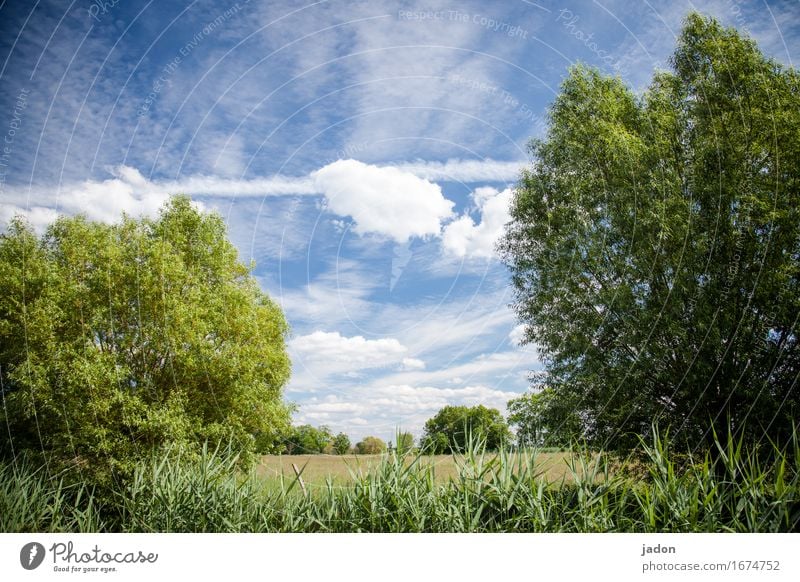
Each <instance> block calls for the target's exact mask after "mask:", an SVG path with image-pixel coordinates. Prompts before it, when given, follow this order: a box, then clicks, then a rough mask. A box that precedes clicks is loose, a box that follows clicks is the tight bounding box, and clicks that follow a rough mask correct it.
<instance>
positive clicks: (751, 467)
mask: <svg viewBox="0 0 800 582" xmlns="http://www.w3.org/2000/svg"><path fill="white" fill-rule="evenodd" d="M717 447H718V450H717V451H716V454H714V455H709V454H705V455H702V456H701V457H697V456H695V457H691V456H688V455H684V454H675V453H674V452H672V451H671V449H670V445H669V443H668V442H667V441H666V439H663V438H659V437H656V438H655V440H654V442H653V443H652V444H650V445H649V446H643V447H642V450H641V456H640V457H638V458H636V459H635V460H633V461H626V460H624V459H619V458H617V457H615V456H614V455H611V454H602V453H597V452H592V451H588V450H580V449H578V450H576V451H574V452H572V453H568V454H553V453H541V452H539V451H536V450H526V451H521V452H516V453H511V452H508V451H500V452H498V453H496V454H495V453H488V452H486V451H484V450H483V448H482V447H481V445H480V443H471V445H470V447H469V448H468V450H467V451H466V452H465V453H464V454H463V455H453V456H452V457H451V458H449V459H445V458H444V457H442V458H439V457H434V458H430V457H427V458H426V457H425V456H421V455H417V456H415V455H410V456H409V455H406V456H402V455H397V454H390V455H385V456H381V457H373V458H358V459H353V458H342V459H333V458H326V457H320V458H319V459H307V458H296V457H295V458H292V457H284V458H282V459H276V458H272V457H268V458H266V459H264V460H263V461H262V463H261V464H259V465H258V466H255V467H253V468H252V469H250V470H249V471H246V472H244V471H242V470H240V469H239V468H238V465H237V458H236V456H235V455H231V454H229V453H227V452H223V451H212V450H209V449H204V450H203V452H202V453H201V454H199V455H191V456H185V455H181V454H166V455H163V456H161V457H155V458H153V459H152V460H151V461H150V462H145V463H140V464H139V465H138V466H137V467H136V470H135V471H134V474H133V475H132V476H131V477H130V478H128V479H127V480H125V481H124V482H119V483H115V484H113V485H111V486H108V487H104V488H93V487H91V486H89V485H88V484H86V483H82V482H80V481H76V480H74V479H73V480H70V478H69V477H70V476H69V475H61V476H55V477H54V476H49V475H48V474H47V472H46V471H45V470H44V469H43V468H39V469H36V468H34V467H32V466H30V465H27V464H25V463H17V464H9V463H4V464H3V465H2V466H0V531H4V532H26V531H41V532H791V531H796V530H797V529H798V523H800V464H799V460H800V447H798V442H797V440H796V439H795V440H794V441H793V443H792V444H791V446H790V447H787V448H779V447H777V446H769V447H762V448H761V449H747V448H746V447H744V446H742V443H741V441H738V442H737V441H734V440H733V439H728V440H727V441H726V442H722V443H717ZM301 460H305V461H308V464H307V465H306V466H305V469H304V470H303V472H304V473H305V471H309V472H308V474H307V475H306V477H305V480H306V481H307V484H308V485H309V487H308V492H307V493H304V492H303V491H302V489H301V487H300V486H299V485H298V483H299V481H298V479H297V478H296V476H294V474H293V470H292V474H289V473H288V472H287V471H286V470H285V469H286V468H290V467H291V463H292V462H295V464H297V462H298V461H301ZM312 461H314V463H313V464H312ZM353 463H355V465H354V464H353ZM273 469H274V470H273ZM562 469H563V473H561V474H559V473H558V471H561V470H562Z"/></svg>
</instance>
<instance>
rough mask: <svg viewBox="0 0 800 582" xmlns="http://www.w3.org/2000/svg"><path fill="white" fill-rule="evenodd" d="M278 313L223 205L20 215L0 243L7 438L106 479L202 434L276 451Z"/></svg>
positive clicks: (0, 354) (285, 369)
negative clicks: (46, 218) (40, 227)
mask: <svg viewBox="0 0 800 582" xmlns="http://www.w3.org/2000/svg"><path fill="white" fill-rule="evenodd" d="M287 331H288V328H287V324H286V321H285V319H284V317H283V314H282V312H281V310H280V308H279V307H278V306H277V305H276V304H275V303H274V302H273V301H272V300H271V299H270V298H269V297H268V296H267V295H266V294H264V293H263V292H262V291H261V290H260V289H259V287H258V285H257V284H256V281H255V279H254V278H253V276H252V275H251V273H250V267H248V266H245V265H244V264H242V263H241V262H240V261H239V260H238V256H237V251H236V249H235V248H234V246H233V245H232V244H231V243H230V242H229V241H228V240H227V238H226V229H225V224H224V222H223V220H222V218H221V217H220V216H219V215H216V214H202V213H200V212H198V211H197V210H196V209H194V208H193V206H192V205H191V202H190V200H189V199H188V198H186V197H175V198H173V199H171V201H170V202H169V203H168V204H167V205H166V206H165V207H164V208H163V209H162V211H161V214H160V216H159V217H158V218H157V219H155V220H150V219H142V220H134V219H131V218H124V219H123V220H122V221H121V222H120V223H118V224H113V225H107V224H101V223H96V222H90V221H88V220H86V219H85V218H83V217H81V216H77V217H73V218H66V217H62V218H59V219H58V220H57V221H56V222H55V223H54V224H53V225H52V226H50V227H49V228H48V229H47V231H46V233H45V234H44V236H43V237H41V238H39V237H37V236H36V235H35V234H34V233H33V232H32V230H31V229H30V228H29V227H28V226H27V225H26V224H25V223H24V222H23V221H21V220H19V219H17V220H14V221H12V222H11V224H10V225H9V227H8V229H7V231H6V233H5V234H4V235H2V238H0V366H2V369H1V370H0V380H2V408H1V409H0V415H1V416H0V426H2V427H3V430H2V431H0V447H1V448H2V450H3V452H5V453H6V454H18V453H19V452H21V451H23V450H28V451H35V452H36V451H38V452H39V453H40V454H42V455H44V456H45V457H46V459H47V460H48V462H54V463H56V464H57V465H77V466H78V467H80V468H81V469H82V470H83V471H85V472H86V473H88V474H89V475H93V476H94V477H96V478H97V479H98V480H103V479H107V478H109V477H110V476H112V475H114V474H115V473H118V474H124V473H125V471H128V470H129V469H130V468H131V464H132V462H133V461H134V460H135V459H137V458H141V456H142V454H146V453H147V452H148V451H150V450H153V449H154V448H158V447H162V446H164V445H173V444H183V445H189V446H191V445H193V444H194V443H200V442H204V441H211V442H212V443H223V444H229V443H230V444H232V445H233V446H234V447H235V448H236V449H238V450H240V451H241V452H243V453H245V454H246V453H248V452H252V451H254V450H255V449H256V448H261V449H262V450H272V449H274V448H275V446H277V444H278V443H279V441H280V438H281V437H282V435H283V433H284V432H285V431H286V430H287V429H288V426H289V412H290V411H289V408H288V407H287V405H286V404H285V403H284V402H283V400H282V395H281V391H282V388H283V386H284V384H285V383H286V382H287V380H288V378H289V373H290V364H289V359H288V356H287V353H286V349H285V338H286V334H287Z"/></svg>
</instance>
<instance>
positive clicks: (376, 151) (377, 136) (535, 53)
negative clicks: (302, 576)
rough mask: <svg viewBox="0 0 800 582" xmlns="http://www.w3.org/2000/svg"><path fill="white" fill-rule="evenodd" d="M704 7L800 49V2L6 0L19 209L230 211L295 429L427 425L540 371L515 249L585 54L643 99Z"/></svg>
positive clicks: (11, 150) (780, 52)
mask: <svg viewBox="0 0 800 582" xmlns="http://www.w3.org/2000/svg"><path fill="white" fill-rule="evenodd" d="M690 10H696V11H699V12H701V13H704V14H709V15H712V16H714V17H716V18H717V19H719V20H720V21H721V22H723V23H724V24H726V25H730V26H736V27H737V28H739V29H740V30H741V31H743V32H745V33H747V34H749V35H750V36H751V37H752V38H754V39H755V40H756V41H757V42H758V44H759V46H760V47H761V49H762V50H763V51H764V52H765V53H766V54H768V55H769V56H771V57H773V58H774V59H775V60H777V61H779V62H781V63H783V64H785V65H788V66H794V64H796V62H797V61H799V60H800V2H798V0H783V1H772V0H770V1H761V2H757V1H753V2H746V1H740V0H703V1H697V2H691V1H685V0H678V1H674V0H663V1H662V0H650V1H648V0H644V1H635V2H633V1H622V0H605V1H603V2H598V1H595V2H590V1H588V0H582V1H580V2H578V1H562V2H557V3H556V2H548V1H544V0H543V1H541V2H531V1H527V0H516V1H515V0H507V1H503V2H489V1H480V2H469V1H460V2H452V3H442V2H436V1H433V0H431V1H420V2H383V1H369V2H367V1H349V0H348V1H344V0H330V1H319V2H308V3H306V2H300V1H283V2H272V1H269V2H268V1H265V0H249V1H248V0H238V1H232V0H213V1H209V0H197V1H194V2H188V1H187V2H172V1H164V0H159V1H158V2H156V1H155V0H150V1H148V2H144V1H134V0H73V1H71V2H70V1H63V2H58V1H42V0H37V1H36V2H33V1H30V0H25V1H23V0H0V134H2V137H0V139H2V140H3V143H2V144H0V222H2V223H5V222H6V221H7V220H8V219H9V218H10V217H11V216H13V215H15V214H24V215H26V216H27V217H28V219H29V220H30V221H31V223H32V224H33V225H34V226H35V227H36V228H37V229H39V230H42V229H44V228H45V227H46V225H47V224H48V223H49V222H50V221H52V220H53V219H54V217H55V216H57V215H58V214H59V213H61V214H75V213H84V214H86V215H88V216H89V217H90V218H92V219H96V220H102V221H106V222H113V221H115V220H118V219H119V217H120V216H121V213H122V212H127V213H128V214H131V215H134V216H142V215H146V216H154V215H155V214H156V213H157V212H158V209H159V208H160V207H161V205H163V204H164V202H165V200H167V198H168V197H169V195H170V194H172V193H178V192H181V193H186V194H189V195H190V196H191V197H192V199H193V200H194V201H195V202H196V203H197V205H198V207H200V208H202V209H203V210H204V211H217V212H219V213H220V214H222V216H223V217H224V218H225V220H226V222H227V225H228V229H229V236H230V238H231V240H232V241H233V242H234V244H235V245H236V246H237V248H238V249H239V252H240V256H241V258H242V260H244V261H248V262H249V261H251V260H252V261H254V262H255V265H256V266H255V270H254V275H255V276H256V278H257V279H258V282H259V284H260V285H261V287H262V289H263V290H264V291H266V292H267V293H269V294H270V296H271V297H272V298H273V299H274V300H275V301H277V302H278V303H279V304H280V305H281V306H282V308H283V310H284V312H285V314H286V317H287V319H288V321H289V324H290V326H291V330H292V331H291V336H290V338H289V340H288V349H289V352H290V355H291V359H292V367H293V372H292V379H291V381H290V382H289V384H288V386H287V387H286V391H285V396H286V398H287V400H289V401H292V402H294V403H296V404H297V405H298V409H297V412H296V413H295V416H294V422H295V424H303V423H310V424H314V425H322V424H324V425H327V426H328V427H330V429H331V430H332V431H333V432H335V433H336V432H339V431H343V432H346V433H347V434H348V435H350V437H351V439H353V442H355V441H356V440H358V439H361V438H363V437H364V436H367V435H376V436H379V437H381V438H383V439H384V440H392V438H393V436H394V435H395V433H396V431H397V430H398V429H402V430H404V431H406V430H407V431H411V432H412V433H414V435H415V436H417V437H419V436H420V435H421V434H422V429H423V425H424V423H425V420H426V419H428V418H430V417H431V416H433V415H434V414H435V413H436V412H437V411H438V410H439V409H440V408H442V407H443V406H445V405H448V404H452V405H462V404H463V405H469V406H472V405H476V404H484V405H486V406H490V407H495V408H498V409H499V410H500V411H501V412H503V413H504V414H505V413H506V403H507V401H508V400H509V399H511V398H513V397H516V396H518V395H519V394H521V393H524V392H525V391H526V389H528V387H529V376H530V374H531V372H534V371H537V370H541V369H542V364H541V363H540V361H539V359H538V356H537V352H536V347H535V346H533V345H523V346H521V345H519V340H520V338H521V337H522V334H523V328H522V327H521V326H520V325H518V322H517V321H516V319H515V316H514V313H513V310H512V309H511V308H510V305H511V303H512V301H513V293H512V289H511V287H510V280H509V274H508V271H507V269H506V268H505V267H504V265H503V264H502V262H501V261H500V260H499V258H498V256H497V254H496V252H495V243H496V241H497V239H498V237H499V236H500V235H501V233H502V231H503V225H504V224H505V223H506V222H507V220H508V206H509V202H510V200H511V196H512V190H513V188H514V186H515V184H516V181H517V179H518V177H519V173H520V171H521V169H522V168H523V167H526V166H529V165H530V164H531V163H532V162H533V160H531V158H530V157H529V154H528V150H527V144H528V143H529V141H530V139H531V138H535V137H542V136H544V135H545V132H546V128H547V108H548V105H549V104H550V103H552V101H553V99H554V98H555V96H556V95H557V93H558V90H559V85H560V83H561V81H562V80H563V79H564V77H565V76H566V74H567V72H568V68H569V67H570V65H572V64H575V63H577V62H584V63H588V64H590V65H593V66H596V67H598V68H599V69H600V70H602V71H603V72H604V73H606V74H609V75H619V76H620V77H622V79H623V80H624V81H625V82H626V83H627V84H629V85H630V86H631V87H632V88H633V90H634V91H636V92H642V91H643V90H645V88H646V87H647V84H648V82H649V80H650V78H651V76H652V74H653V72H654V71H656V70H658V69H665V68H668V67H669V55H670V53H671V52H672V50H673V48H674V43H675V38H676V36H677V35H678V34H679V31H680V25H681V20H682V18H683V17H684V16H685V15H686V14H687V13H688V12H689V11H690Z"/></svg>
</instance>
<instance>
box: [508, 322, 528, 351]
mask: <svg viewBox="0 0 800 582" xmlns="http://www.w3.org/2000/svg"><path fill="white" fill-rule="evenodd" d="M524 339H525V324H524V323H520V324H519V325H517V326H516V327H515V328H514V329H512V330H511V332H510V333H509V334H508V340H509V341H510V342H511V343H512V344H514V345H515V346H518V345H521V342H522V340H524Z"/></svg>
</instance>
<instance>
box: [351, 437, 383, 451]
mask: <svg viewBox="0 0 800 582" xmlns="http://www.w3.org/2000/svg"><path fill="white" fill-rule="evenodd" d="M385 450H386V443H385V442H383V441H382V440H381V439H379V438H378V437H374V436H368V437H364V440H362V441H359V442H357V443H356V453H358V454H359V455H379V454H380V453H383V452H384V451H385Z"/></svg>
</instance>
